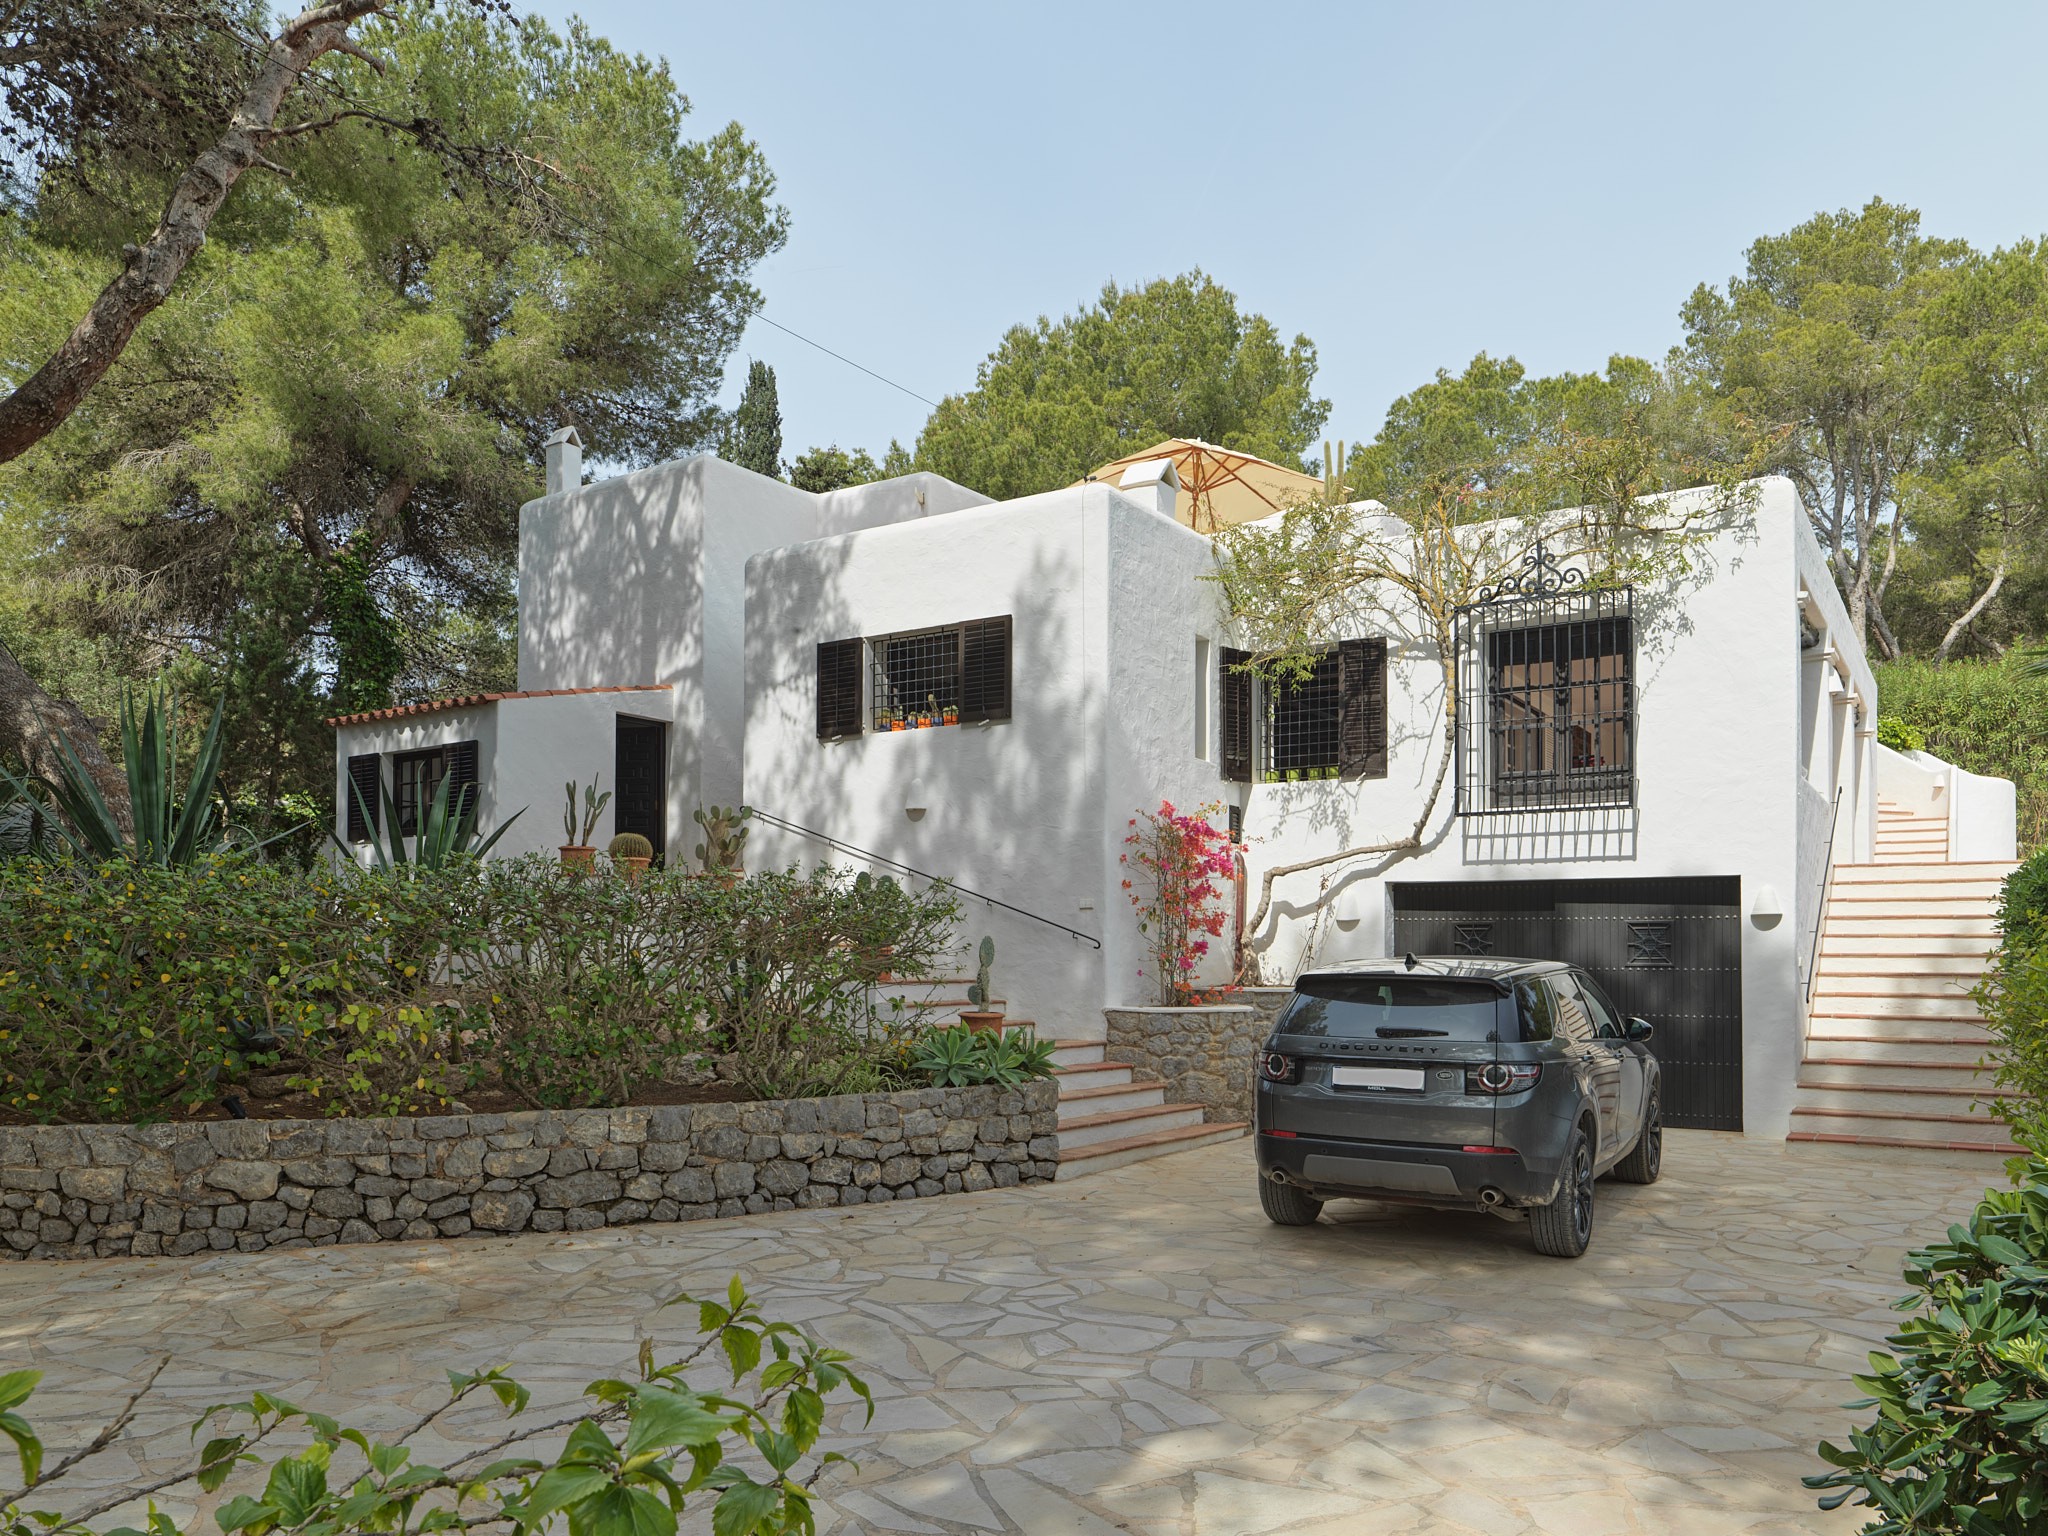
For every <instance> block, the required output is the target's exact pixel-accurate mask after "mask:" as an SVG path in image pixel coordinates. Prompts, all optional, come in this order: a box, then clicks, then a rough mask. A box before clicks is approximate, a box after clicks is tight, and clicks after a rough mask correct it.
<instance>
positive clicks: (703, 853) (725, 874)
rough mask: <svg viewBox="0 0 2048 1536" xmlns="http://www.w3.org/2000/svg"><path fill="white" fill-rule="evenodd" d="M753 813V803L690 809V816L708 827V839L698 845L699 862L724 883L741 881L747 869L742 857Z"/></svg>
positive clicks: (706, 836)
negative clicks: (751, 804) (742, 863)
mask: <svg viewBox="0 0 2048 1536" xmlns="http://www.w3.org/2000/svg"><path fill="white" fill-rule="evenodd" d="M753 815H754V808H753V807H752V806H750V805H739V806H720V805H714V806H709V807H705V806H699V807H698V808H697V809H696V810H694V811H692V812H690V819H691V820H692V821H694V822H696V823H697V825H698V826H700V827H702V828H703V829H704V841H703V842H701V843H699V844H698V845H697V862H698V863H699V864H702V865H703V866H704V873H705V874H707V875H709V876H711V877H712V878H713V879H715V880H717V881H718V882H719V883H720V884H721V885H736V884H738V882H739V879H740V876H741V875H742V874H744V873H745V872H746V871H745V870H744V868H743V867H742V866H741V863H740V858H741V855H742V854H743V853H744V851H745V849H746V846H747V826H746V824H747V822H748V821H750V820H752V819H753Z"/></svg>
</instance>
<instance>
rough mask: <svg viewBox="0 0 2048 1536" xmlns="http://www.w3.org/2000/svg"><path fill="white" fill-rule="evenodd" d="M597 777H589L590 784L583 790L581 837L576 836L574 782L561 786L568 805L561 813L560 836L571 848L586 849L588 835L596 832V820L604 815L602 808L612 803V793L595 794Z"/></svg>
mask: <svg viewBox="0 0 2048 1536" xmlns="http://www.w3.org/2000/svg"><path fill="white" fill-rule="evenodd" d="M597 780H598V775H595V774H593V775H592V776H591V780H590V783H589V784H587V785H586V786H584V790H583V835H582V836H581V837H578V836H577V835H576V781H575V780H574V779H571V780H570V781H569V782H568V783H566V784H564V785H563V786H562V792H563V793H564V794H565V795H567V796H568V797H569V805H568V808H567V809H566V810H564V811H563V812H562V835H563V836H564V837H566V838H568V839H569V842H570V844H571V846H573V847H577V848H587V847H589V846H590V834H591V833H593V832H595V831H596V830H597V818H598V817H600V816H602V815H603V814H604V808H605V807H606V806H608V805H610V804H611V803H612V792H611V791H610V790H606V791H605V792H604V793H603V794H599V793H598V792H597Z"/></svg>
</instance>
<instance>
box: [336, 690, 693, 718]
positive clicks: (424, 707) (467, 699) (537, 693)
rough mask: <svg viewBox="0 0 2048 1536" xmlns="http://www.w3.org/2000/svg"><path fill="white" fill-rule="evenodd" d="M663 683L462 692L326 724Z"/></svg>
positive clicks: (343, 716)
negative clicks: (450, 697)
mask: <svg viewBox="0 0 2048 1536" xmlns="http://www.w3.org/2000/svg"><path fill="white" fill-rule="evenodd" d="M668 691H669V685H668V684H667V683H622V684H620V685H618V686H617V687H611V688H531V689H527V690H526V691H525V692H522V693H465V694H460V695H458V696H457V697H455V698H452V699H432V700H429V701H428V702H426V703H424V704H398V705H394V706H393V707H392V708H390V709H366V710H364V711H362V713H360V714H355V715H330V716H328V718H327V724H329V725H336V726H340V725H369V724H371V723H372V722H373V721H377V720H401V719H404V718H405V717H406V716H408V715H436V714H439V713H440V712H441V711H443V710H446V709H474V708H475V707H476V706H477V705H479V704H496V703H498V702H499V701H500V700H502V699H559V698H565V697H567V696H568V695H570V694H572V693H656V692H660V693H667V692H668Z"/></svg>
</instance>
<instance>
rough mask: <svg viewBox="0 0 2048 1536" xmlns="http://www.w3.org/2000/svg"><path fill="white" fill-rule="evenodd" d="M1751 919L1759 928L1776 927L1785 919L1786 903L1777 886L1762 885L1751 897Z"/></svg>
mask: <svg viewBox="0 0 2048 1536" xmlns="http://www.w3.org/2000/svg"><path fill="white" fill-rule="evenodd" d="M1749 920H1750V921H1751V922H1752V923H1754V924H1756V926H1757V927H1759V928H1775V927H1777V926H1778V924H1780V923H1782V922H1783V921H1784V920H1785V903H1783V902H1782V901H1780V900H1778V892H1777V888H1776V887H1775V886H1769V885H1760V886H1758V887H1757V888H1756V894H1755V895H1754V896H1752V897H1750V899H1749Z"/></svg>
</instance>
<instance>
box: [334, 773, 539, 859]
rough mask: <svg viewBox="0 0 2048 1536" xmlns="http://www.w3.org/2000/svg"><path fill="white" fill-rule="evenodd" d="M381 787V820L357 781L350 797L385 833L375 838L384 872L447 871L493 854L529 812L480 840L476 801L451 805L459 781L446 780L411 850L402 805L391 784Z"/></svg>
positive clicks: (373, 853)
mask: <svg viewBox="0 0 2048 1536" xmlns="http://www.w3.org/2000/svg"><path fill="white" fill-rule="evenodd" d="M464 787H465V788H467V787H468V786H464ZM378 788H379V791H380V792H381V793H382V795H383V797H384V816H383V819H382V820H381V821H380V820H378V819H377V818H376V817H374V816H372V815H371V814H370V807H369V806H368V805H367V804H365V803H364V801H363V792H362V790H361V789H359V788H358V787H357V786H356V785H355V784H354V783H351V784H350V785H349V793H350V794H352V795H353V796H355V801H356V808H357V810H358V812H359V813H360V814H361V816H362V820H363V825H364V826H367V827H376V828H378V829H380V830H379V832H378V834H377V835H374V836H372V837H371V839H370V857H371V860H372V861H373V862H374V864H375V865H376V867H377V868H378V869H382V870H391V869H404V868H406V867H407V866H408V865H410V866H411V867H413V868H416V869H445V868H446V867H447V866H448V865H450V864H452V863H454V862H455V861H456V860H457V859H480V858H482V857H483V856H484V855H485V854H487V853H489V852H490V851H491V848H492V847H493V845H495V844H496V843H497V841H498V839H499V838H501V837H503V836H504V835H505V834H506V833H507V832H509V831H511V830H512V823H513V822H515V821H517V820H518V819H519V818H520V817H521V816H524V815H525V814H526V808H525V807H524V806H521V807H520V808H519V809H518V810H516V811H514V812H513V813H512V814H511V815H510V816H508V817H506V818H505V823H504V825H503V826H501V827H499V828H498V830H497V831H495V832H493V833H492V834H491V835H490V836H489V837H479V836H478V835H477V829H476V797H475V796H474V795H469V794H465V795H464V796H463V797H462V799H461V801H460V803H459V804H451V797H450V791H451V790H453V789H454V788H455V781H454V780H453V779H448V778H444V779H442V780H441V787H440V788H439V789H437V790H435V791H434V798H433V800H432V801H431V802H429V803H428V805H427V806H426V807H425V809H424V810H422V811H421V813H420V818H419V830H418V831H417V832H415V833H414V834H413V839H412V848H411V851H410V852H408V851H407V849H406V846H405V834H404V833H403V832H401V831H399V829H398V828H399V820H398V803H397V802H396V801H395V800H393V799H392V798H391V788H390V786H389V785H379V786H378ZM327 835H328V836H329V837H330V838H333V840H334V846H335V847H337V848H339V849H340V850H341V851H342V852H343V853H344V854H348V855H349V856H351V857H353V856H354V850H353V849H351V848H350V847H349V845H348V844H347V843H344V842H343V841H342V840H341V839H340V838H338V837H335V836H334V833H333V831H332V830H331V829H330V830H329V832H328V834H327Z"/></svg>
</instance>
